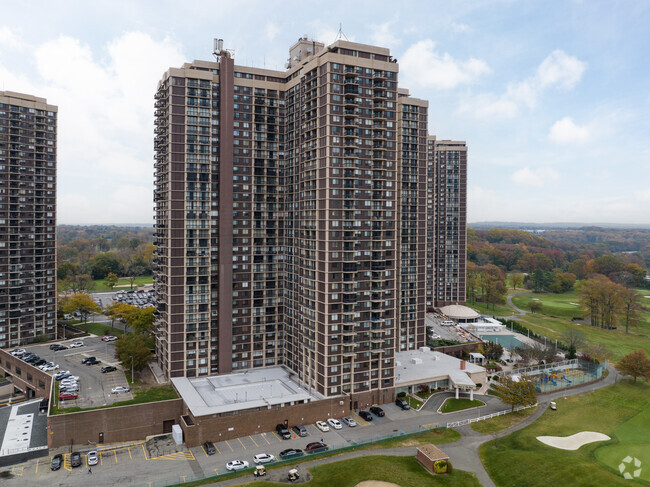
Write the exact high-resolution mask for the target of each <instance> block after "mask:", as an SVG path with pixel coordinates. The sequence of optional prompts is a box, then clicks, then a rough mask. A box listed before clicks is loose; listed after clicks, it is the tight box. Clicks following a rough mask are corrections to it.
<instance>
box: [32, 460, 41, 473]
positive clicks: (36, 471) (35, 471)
mask: <svg viewBox="0 0 650 487" xmlns="http://www.w3.org/2000/svg"><path fill="white" fill-rule="evenodd" d="M40 460H41V459H40V458H37V459H36V470H34V473H38V462H39V461H40Z"/></svg>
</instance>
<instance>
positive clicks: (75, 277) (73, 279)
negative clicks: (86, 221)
mask: <svg viewBox="0 0 650 487" xmlns="http://www.w3.org/2000/svg"><path fill="white" fill-rule="evenodd" d="M153 232H154V229H153V228H150V227H128V226H121V227H120V226H104V225H91V226H76V225H60V226H58V227H57V279H58V281H59V286H60V288H61V289H62V290H71V291H74V292H77V291H81V290H88V289H87V287H88V282H89V281H92V280H97V279H106V277H107V276H108V275H109V274H114V275H116V276H119V277H132V276H146V275H151V274H152V272H153V253H154V250H155V247H154V245H153Z"/></svg>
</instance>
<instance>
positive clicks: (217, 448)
mask: <svg viewBox="0 0 650 487" xmlns="http://www.w3.org/2000/svg"><path fill="white" fill-rule="evenodd" d="M214 448H215V449H216V450H217V453H219V455H221V450H219V447H218V446H217V445H216V444H215V445H214Z"/></svg>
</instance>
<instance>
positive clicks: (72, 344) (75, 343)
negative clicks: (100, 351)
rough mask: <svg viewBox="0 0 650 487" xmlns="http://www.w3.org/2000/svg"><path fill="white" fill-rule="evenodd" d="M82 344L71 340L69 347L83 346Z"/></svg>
mask: <svg viewBox="0 0 650 487" xmlns="http://www.w3.org/2000/svg"><path fill="white" fill-rule="evenodd" d="M83 346H84V342H72V343H71V344H70V348H79V347H83Z"/></svg>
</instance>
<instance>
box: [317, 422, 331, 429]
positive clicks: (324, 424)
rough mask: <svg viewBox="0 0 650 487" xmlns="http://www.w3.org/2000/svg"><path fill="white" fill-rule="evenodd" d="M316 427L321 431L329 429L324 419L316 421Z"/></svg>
mask: <svg viewBox="0 0 650 487" xmlns="http://www.w3.org/2000/svg"><path fill="white" fill-rule="evenodd" d="M316 428H318V429H319V430H321V431H329V430H330V427H329V426H327V423H326V422H325V421H316Z"/></svg>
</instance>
